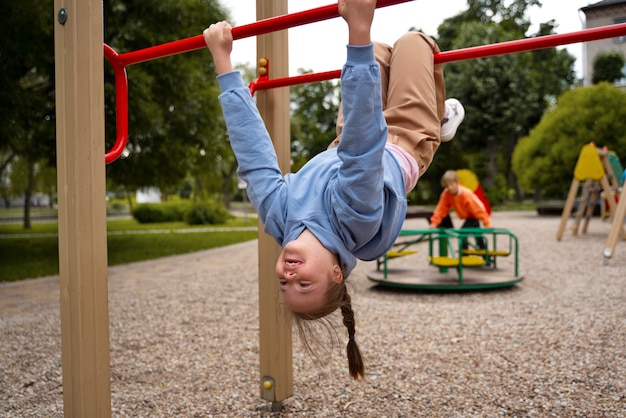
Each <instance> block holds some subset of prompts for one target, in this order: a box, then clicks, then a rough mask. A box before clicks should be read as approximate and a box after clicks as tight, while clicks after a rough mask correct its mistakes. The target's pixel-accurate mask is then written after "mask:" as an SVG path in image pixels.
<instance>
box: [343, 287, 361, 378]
mask: <svg viewBox="0 0 626 418" xmlns="http://www.w3.org/2000/svg"><path fill="white" fill-rule="evenodd" d="M341 315H342V316H343V324H344V325H345V327H346V328H347V329H348V346H347V347H346V352H347V355H348V369H349V371H350V376H352V378H353V379H354V380H358V379H359V378H362V377H364V376H365V368H364V366H363V358H362V357H361V350H359V346H358V344H357V343H356V340H355V339H354V333H355V329H354V328H355V324H354V312H353V311H352V299H351V298H350V295H349V294H348V292H347V291H346V292H344V295H343V301H342V303H341Z"/></svg>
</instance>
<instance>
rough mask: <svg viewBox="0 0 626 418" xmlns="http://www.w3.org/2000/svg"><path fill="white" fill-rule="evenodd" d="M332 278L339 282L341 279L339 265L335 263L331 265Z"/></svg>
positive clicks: (341, 274)
mask: <svg viewBox="0 0 626 418" xmlns="http://www.w3.org/2000/svg"><path fill="white" fill-rule="evenodd" d="M333 280H334V281H335V282H337V283H341V282H342V281H343V271H341V267H339V266H338V265H337V264H335V265H334V266H333Z"/></svg>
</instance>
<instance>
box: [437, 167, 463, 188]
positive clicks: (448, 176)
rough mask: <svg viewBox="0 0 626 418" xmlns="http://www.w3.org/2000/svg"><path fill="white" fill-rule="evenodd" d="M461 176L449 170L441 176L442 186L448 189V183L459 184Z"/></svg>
mask: <svg viewBox="0 0 626 418" xmlns="http://www.w3.org/2000/svg"><path fill="white" fill-rule="evenodd" d="M458 182H459V176H458V174H457V173H456V171H454V170H448V171H446V172H445V173H443V176H441V186H443V187H446V186H448V183H458Z"/></svg>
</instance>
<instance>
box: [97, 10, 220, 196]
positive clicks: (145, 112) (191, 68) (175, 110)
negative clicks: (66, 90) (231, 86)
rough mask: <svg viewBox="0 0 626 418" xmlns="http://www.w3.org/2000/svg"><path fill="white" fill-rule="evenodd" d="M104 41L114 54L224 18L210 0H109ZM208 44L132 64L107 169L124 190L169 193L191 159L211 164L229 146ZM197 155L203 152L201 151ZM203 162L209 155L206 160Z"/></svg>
mask: <svg viewBox="0 0 626 418" xmlns="http://www.w3.org/2000/svg"><path fill="white" fill-rule="evenodd" d="M104 6H105V10H104V16H105V43H107V44H108V45H110V46H111V47H112V48H113V49H114V50H116V51H117V52H118V53H123V52H128V51H134V50H138V49H142V48H147V47H151V46H154V45H160V44H163V43H166V42H171V41H174V40H177V39H183V38H188V37H191V36H195V35H198V34H199V33H201V32H202V30H203V29H204V28H205V27H206V26H207V24H208V23H210V22H214V21H218V20H224V19H227V18H228V14H227V12H226V11H225V10H224V9H223V8H222V6H221V5H220V4H219V2H218V1H215V0H199V1H198V0H165V1H159V2H144V1H139V0H112V1H108V2H105V4H104ZM208 54H209V53H208V51H206V50H201V51H195V52H190V53H186V54H179V55H175V56H172V57H167V58H161V59H158V60H154V61H150V62H145V63H140V64H136V65H132V66H130V67H128V68H127V72H128V79H129V100H128V107H129V110H128V118H129V136H128V138H129V141H128V146H127V151H128V153H127V155H125V157H124V158H123V159H121V160H120V161H118V162H115V163H113V164H110V165H109V166H108V167H107V176H108V177H109V178H111V179H112V180H113V181H114V183H115V184H117V185H124V186H125V188H126V189H127V190H134V189H137V188H141V187H147V186H156V187H159V188H160V189H161V192H162V193H163V195H164V196H167V195H170V194H173V193H174V192H175V191H176V189H177V188H178V187H179V185H180V184H181V183H182V182H183V180H184V179H185V177H186V176H187V175H188V174H189V172H190V170H191V168H192V164H193V163H194V162H198V161H199V160H202V161H204V162H205V164H206V165H205V166H204V167H203V169H204V170H212V169H214V168H215V167H214V166H213V165H212V163H211V162H212V161H216V159H217V158H218V156H219V155H220V154H223V153H224V152H228V151H226V149H227V148H228V144H227V143H226V141H224V140H223V138H224V131H225V129H224V125H223V121H222V118H221V110H220V108H219V103H218V101H217V95H218V88H217V83H216V81H215V75H216V73H215V68H214V66H213V63H212V60H211V59H210V56H209V55H208ZM106 70H107V71H106V85H105V111H106V116H107V118H106V128H107V129H106V142H107V148H110V147H111V146H112V144H113V142H114V139H115V134H116V131H115V103H114V99H115V93H114V84H113V73H112V70H111V69H110V67H109V66H107V67H106ZM201 157H203V158H201ZM207 162H209V163H208V164H207Z"/></svg>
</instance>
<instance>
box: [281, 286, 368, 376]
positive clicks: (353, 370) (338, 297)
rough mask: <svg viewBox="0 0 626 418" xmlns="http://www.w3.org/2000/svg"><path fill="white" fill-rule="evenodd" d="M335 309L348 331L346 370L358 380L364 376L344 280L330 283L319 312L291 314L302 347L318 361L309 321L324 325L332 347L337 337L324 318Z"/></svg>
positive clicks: (352, 312)
mask: <svg viewBox="0 0 626 418" xmlns="http://www.w3.org/2000/svg"><path fill="white" fill-rule="evenodd" d="M337 309H341V315H342V317H343V325H344V326H345V327H346V328H347V330H348V345H347V347H346V353H347V356H348V370H349V371H350V376H352V378H353V379H354V380H359V378H362V377H364V376H365V368H364V366H363V358H362V357H361V350H359V346H358V344H357V343H356V340H355V339H354V333H355V321H354V311H353V310H352V299H351V298H350V294H349V293H348V288H347V286H346V279H344V280H342V281H341V282H339V283H338V282H334V281H333V282H332V284H331V285H330V286H329V288H328V291H327V292H326V305H324V306H323V307H322V309H321V310H320V311H318V312H315V313H306V314H302V313H296V312H293V313H292V314H293V318H294V322H295V325H296V328H297V330H298V335H299V336H300V339H301V340H302V343H303V345H304V347H305V348H306V349H307V351H309V353H311V354H313V355H314V356H315V357H317V358H318V359H319V356H318V353H317V350H315V347H314V345H315V346H317V344H314V343H313V342H312V340H311V335H312V334H313V327H312V326H311V325H310V322H309V321H316V322H318V323H320V324H321V325H324V326H325V328H326V330H327V331H329V335H330V338H331V345H334V343H336V342H337V341H338V337H337V334H336V332H335V330H334V328H333V327H332V324H331V323H330V321H328V319H326V318H325V317H326V316H327V315H330V314H331V313H333V312H335V311H336V310H337ZM320 345H321V344H320Z"/></svg>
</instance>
